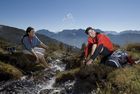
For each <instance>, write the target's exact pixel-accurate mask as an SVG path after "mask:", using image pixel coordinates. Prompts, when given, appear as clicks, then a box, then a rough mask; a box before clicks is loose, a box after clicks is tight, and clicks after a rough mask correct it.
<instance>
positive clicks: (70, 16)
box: [63, 13, 74, 21]
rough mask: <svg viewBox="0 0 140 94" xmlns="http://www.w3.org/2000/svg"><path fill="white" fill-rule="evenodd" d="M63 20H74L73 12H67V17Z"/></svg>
mask: <svg viewBox="0 0 140 94" xmlns="http://www.w3.org/2000/svg"><path fill="white" fill-rule="evenodd" d="M63 21H74V17H73V15H72V13H67V14H66V15H65V17H64V18H63Z"/></svg>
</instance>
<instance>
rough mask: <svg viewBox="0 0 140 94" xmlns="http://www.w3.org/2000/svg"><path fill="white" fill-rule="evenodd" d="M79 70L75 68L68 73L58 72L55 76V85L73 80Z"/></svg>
mask: <svg viewBox="0 0 140 94" xmlns="http://www.w3.org/2000/svg"><path fill="white" fill-rule="evenodd" d="M79 70H80V68H75V69H72V70H69V71H64V72H59V73H58V74H57V75H56V83H61V82H65V81H68V80H74V78H75V74H76V73H78V72H79Z"/></svg>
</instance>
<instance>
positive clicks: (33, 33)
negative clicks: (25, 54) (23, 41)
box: [26, 27, 35, 37]
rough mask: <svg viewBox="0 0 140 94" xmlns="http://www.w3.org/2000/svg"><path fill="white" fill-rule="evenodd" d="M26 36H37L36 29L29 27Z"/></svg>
mask: <svg viewBox="0 0 140 94" xmlns="http://www.w3.org/2000/svg"><path fill="white" fill-rule="evenodd" d="M26 35H28V36H29V37H33V36H35V31H34V28H32V27H28V28H27V29H26Z"/></svg>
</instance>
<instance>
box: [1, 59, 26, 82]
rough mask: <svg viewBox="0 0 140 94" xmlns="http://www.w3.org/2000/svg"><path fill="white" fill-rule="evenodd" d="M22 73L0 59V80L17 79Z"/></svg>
mask: <svg viewBox="0 0 140 94" xmlns="http://www.w3.org/2000/svg"><path fill="white" fill-rule="evenodd" d="M22 75H23V74H22V72H21V71H20V70H19V69H17V68H16V67H14V66H12V65H9V64H5V63H3V62H1V61H0V80H9V79H19V78H20V77H21V76H22Z"/></svg>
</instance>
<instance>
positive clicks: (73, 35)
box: [37, 29, 140, 48]
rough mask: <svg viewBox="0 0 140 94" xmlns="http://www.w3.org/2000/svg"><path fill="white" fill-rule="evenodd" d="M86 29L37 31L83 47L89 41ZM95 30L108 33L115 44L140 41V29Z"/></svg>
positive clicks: (122, 44)
mask: <svg viewBox="0 0 140 94" xmlns="http://www.w3.org/2000/svg"><path fill="white" fill-rule="evenodd" d="M84 31H85V30H84V29H73V30H63V31H61V32H58V33H54V32H51V31H49V30H45V29H42V30H38V31H37V33H39V34H43V35H45V36H48V37H50V38H53V39H56V40H59V41H61V42H63V43H66V44H69V45H72V46H76V47H78V48H81V45H82V44H83V43H86V41H87V35H86V34H85V33H84ZM95 31H97V32H101V33H104V34H106V35H107V36H109V37H110V38H111V41H112V42H113V43H114V44H118V45H120V46H124V45H125V44H129V43H140V31H138V30H127V31H122V32H120V33H118V32H116V31H102V30H100V29H95Z"/></svg>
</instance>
